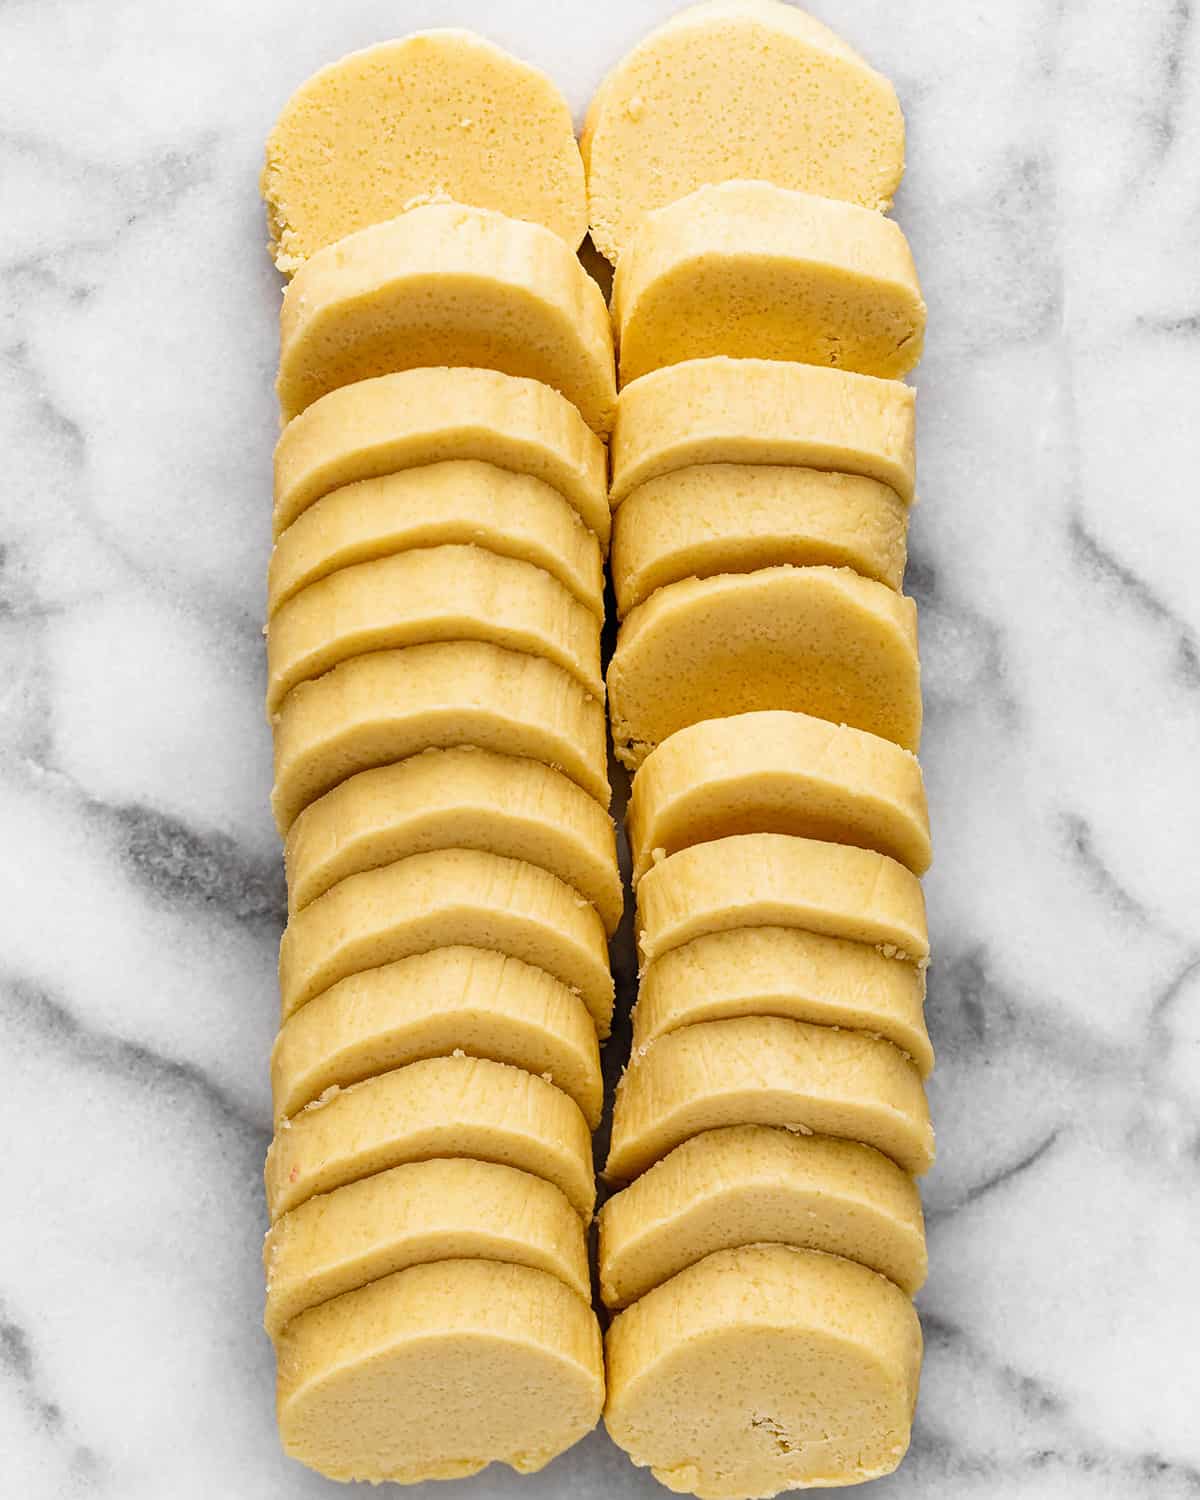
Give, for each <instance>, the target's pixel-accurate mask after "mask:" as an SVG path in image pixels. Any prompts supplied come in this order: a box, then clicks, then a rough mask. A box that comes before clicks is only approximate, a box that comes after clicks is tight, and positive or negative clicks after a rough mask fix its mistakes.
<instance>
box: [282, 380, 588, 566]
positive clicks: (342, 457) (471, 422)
mask: <svg viewBox="0 0 1200 1500" xmlns="http://www.w3.org/2000/svg"><path fill="white" fill-rule="evenodd" d="M449 459H475V460H478V461H479V462H482V463H489V464H495V465H496V466H497V467H498V468H501V469H511V470H512V472H513V473H515V474H531V475H532V476H533V477H534V478H535V479H540V480H542V481H543V483H545V484H548V485H550V486H551V487H552V488H553V489H556V490H557V491H558V492H559V494H560V495H562V496H563V498H564V499H566V500H567V501H569V502H570V504H571V505H572V506H574V508H575V510H576V511H578V513H579V516H580V518H581V519H582V520H583V522H584V524H585V525H586V526H588V527H589V528H590V529H591V530H592V531H593V532H594V533H595V535H596V537H597V538H598V540H599V542H600V545H601V547H603V548H604V549H606V550H607V548H608V536H609V530H610V528H611V524H612V522H611V517H610V515H609V507H608V494H607V487H606V485H607V465H606V459H605V452H604V444H603V443H602V442H601V441H600V439H599V438H598V437H597V436H596V434H595V433H594V432H593V431H592V430H591V428H590V427H589V426H588V425H587V423H586V422H585V421H584V420H583V418H582V417H581V416H580V415H579V413H578V412H577V411H576V410H575V408H574V407H573V406H572V405H571V403H570V402H569V401H568V400H567V399H566V397H565V396H560V395H559V393H558V392H557V391H555V390H551V388H550V387H549V386H548V385H542V384H541V383H540V381H537V380H529V379H526V378H525V377H523V376H518V375H503V374H501V373H500V372H499V371H497V370H469V369H464V368H462V367H459V368H451V369H445V368H440V367H439V368H437V369H421V370H401V371H399V372H398V373H397V374H395V375H378V376H376V377H375V379H373V380H360V381H358V382H357V383H356V384H354V385H344V386H341V387H339V389H338V390H336V391H330V392H329V394H328V395H327V396H322V397H321V399H320V400H319V401H314V402H313V404H312V405H311V406H310V407H308V409H307V410H306V411H302V412H301V413H300V415H299V416H298V417H296V418H294V419H293V420H292V421H291V422H289V423H288V424H287V426H286V427H285V428H284V429H283V433H282V435H281V436H280V439H279V442H278V443H277V444H276V445H275V515H274V526H275V535H276V536H279V535H280V533H281V532H283V531H285V530H286V529H287V528H288V527H289V526H290V525H291V524H292V522H293V521H294V520H295V519H296V517H297V516H299V515H300V514H301V513H302V512H303V511H305V510H307V509H308V507H309V506H310V505H312V504H313V502H314V501H317V500H320V499H321V497H322V496H323V495H328V494H329V492H330V491H331V490H336V489H340V488H341V487H342V486H343V485H347V484H353V483H354V482H355V481H356V480H359V479H371V478H374V477H376V476H378V475H380V474H394V473H396V472H397V471H398V470H400V469H414V468H419V467H422V466H423V465H426V464H436V463H442V462H444V461H446V460H449Z"/></svg>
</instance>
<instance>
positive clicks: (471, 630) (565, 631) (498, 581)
mask: <svg viewBox="0 0 1200 1500" xmlns="http://www.w3.org/2000/svg"><path fill="white" fill-rule="evenodd" d="M431 641H488V642H490V643H491V644H492V645H494V646H504V647H506V648H507V649H508V650H510V651H524V652H526V653H527V654H529V655H530V656H541V657H545V659H546V660H547V661H552V662H554V664H555V665H556V666H559V667H562V668H563V670H564V671H567V672H570V673H571V675H572V676H573V677H575V678H577V679H578V681H579V682H580V683H581V684H582V685H583V687H584V688H586V689H587V691H588V692H589V693H593V694H595V695H596V696H597V697H600V696H602V695H603V692H604V680H603V678H602V677H601V675H600V629H599V626H598V624H597V621H596V617H595V615H594V614H592V612H591V610H589V609H587V608H586V607H585V606H584V605H582V604H580V602H579V600H578V599H576V598H574V596H573V595H572V594H570V593H569V592H568V591H567V590H566V589H565V588H563V586H562V584H561V583H559V581H558V580H557V578H552V577H551V576H550V574H549V573H544V572H543V571H542V569H541V568H536V567H534V566H533V564H532V563H527V562H519V561H518V560H517V559H516V558H512V557H497V556H496V555H495V553H493V552H486V551H484V549H483V548H482V547H473V546H467V547H425V548H420V549H419V550H417V551H414V552H398V553H396V554H395V556H393V557H380V558H377V559H376V560H375V561H374V562H364V563H356V564H355V565H354V567H350V568H342V569H340V570H339V571H338V572H336V573H331V574H330V575H329V577H328V578H323V579H322V580H321V581H320V582H319V583H314V584H311V585H310V586H309V587H308V588H306V589H302V590H301V591H300V593H298V594H297V595H295V597H294V598H292V599H289V600H288V602H287V603H286V604H285V605H284V606H283V607H282V608H281V609H280V610H278V611H277V612H276V614H275V615H274V616H273V617H272V619H271V621H270V624H269V625H268V626H267V712H268V713H269V714H272V715H273V714H275V713H276V712H277V711H278V709H279V705H280V704H281V703H282V702H283V700H284V698H286V697H287V695H288V693H289V692H291V690H292V689H293V688H294V687H295V686H296V685H297V684H298V683H301V682H307V681H310V680H311V679H312V678H314V677H320V676H322V675H323V674H324V673H325V672H328V671H330V670H331V669H332V668H333V667H336V666H337V665H338V664H339V663H340V662H343V661H345V660H347V659H348V658H349V657H353V656H364V655H367V654H368V653H370V652H372V651H389V650H396V649H399V648H402V647H404V646H419V645H426V644H428V643H429V642H431Z"/></svg>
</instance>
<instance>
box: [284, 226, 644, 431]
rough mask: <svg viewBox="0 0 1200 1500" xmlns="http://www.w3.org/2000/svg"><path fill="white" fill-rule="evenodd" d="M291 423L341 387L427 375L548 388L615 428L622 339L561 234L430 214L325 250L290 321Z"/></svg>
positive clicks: (598, 425)
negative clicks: (448, 372)
mask: <svg viewBox="0 0 1200 1500" xmlns="http://www.w3.org/2000/svg"><path fill="white" fill-rule="evenodd" d="M279 328H280V354H279V378H278V380H277V382H276V390H277V391H278V393H279V405H280V409H281V411H282V414H283V420H284V421H285V422H287V421H290V420H291V418H292V417H294V416H296V415H297V414H298V413H299V412H302V411H303V410H304V409H305V407H307V406H311V404H312V403H313V402H314V401H316V400H317V399H318V398H319V397H321V396H324V395H326V394H327V393H328V392H329V391H332V390H335V389H336V388H337V387H338V386H343V385H350V384H352V383H353V382H354V381H356V380H369V379H372V378H373V377H374V376H376V375H390V374H392V373H393V372H395V371H397V370H410V369H415V368H418V367H420V366H422V365H427V366H435V365H469V366H475V367H477V368H479V369H488V370H500V371H502V372H503V373H504V374H506V375H523V376H528V377H530V378H531V379H533V380H540V381H541V382H542V383H543V384H544V385H548V386H552V387H553V388H554V389H555V390H556V391H559V392H561V394H562V395H563V396H565V397H566V398H567V400H568V401H570V402H571V403H572V404H573V405H574V406H577V407H578V408H579V411H580V413H581V414H582V416H583V419H584V421H585V422H586V423H587V424H588V426H589V427H591V428H592V430H593V431H595V432H600V433H606V432H607V431H608V430H609V428H610V427H611V426H612V419H613V409H614V407H615V405H616V399H617V392H616V382H615V378H614V374H613V346H612V328H611V324H610V322H609V316H608V309H607V307H606V306H605V302H604V296H603V293H602V292H601V291H600V288H599V286H598V285H597V284H596V283H595V282H594V281H593V280H592V278H591V277H590V276H589V275H588V274H587V272H586V271H585V270H584V269H583V266H582V265H581V264H580V262H579V259H578V257H577V256H576V255H575V252H574V249H573V247H571V246H569V245H567V244H566V243H565V242H564V241H563V239H562V238H561V237H560V236H559V235H557V234H555V233H554V232H553V231H552V230H549V229H546V228H544V227H543V226H542V225H540V224H530V223H526V222H524V221H522V220H521V219H519V218H509V217H508V216H506V215H505V214H498V213H494V212H492V211H490V210H488V209H482V208H471V207H467V206H466V205H464V204H462V203H433V204H426V205H423V206H420V207H417V208H414V209H412V210H410V211H409V212H408V213H404V214H402V215H401V216H400V217H399V218H395V219H391V220H389V221H388V222H386V223H383V224H375V225H372V226H371V227H370V228H368V229H362V230H359V231H358V232H357V233H356V234H351V235H348V236H347V237H346V238H345V239H342V240H339V241H338V242H337V243H336V244H334V245H330V246H327V247H326V248H325V249H323V250H319V251H318V252H317V253H316V254H315V255H314V256H313V257H312V259H311V260H309V261H308V262H307V263H306V264H305V265H303V266H301V268H300V269H299V270H298V271H297V272H296V275H295V278H294V279H293V281H292V283H291V285H290V286H289V287H288V289H287V291H286V293H285V294H284V298H283V310H282V312H281V313H280V325H279Z"/></svg>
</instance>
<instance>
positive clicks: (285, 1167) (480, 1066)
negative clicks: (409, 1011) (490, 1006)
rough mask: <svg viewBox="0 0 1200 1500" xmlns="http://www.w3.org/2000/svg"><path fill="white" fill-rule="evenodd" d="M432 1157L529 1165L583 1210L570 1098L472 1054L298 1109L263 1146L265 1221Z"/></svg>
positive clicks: (589, 1188) (585, 1174)
mask: <svg viewBox="0 0 1200 1500" xmlns="http://www.w3.org/2000/svg"><path fill="white" fill-rule="evenodd" d="M438 1156H450V1157H455V1156H467V1157H471V1158H473V1159H476V1160H478V1161H491V1162H499V1163H500V1164H501V1165H502V1166H509V1167H517V1168H518V1169H519V1170H520V1171H522V1172H530V1173H532V1174H533V1176H535V1177H541V1178H544V1179H545V1181H546V1182H551V1183H553V1184H554V1186H555V1187H557V1188H558V1189H560V1191H561V1192H562V1193H563V1194H565V1196H566V1198H567V1200H568V1201H569V1202H570V1204H571V1206H572V1208H574V1210H575V1211H576V1213H578V1214H580V1215H581V1216H582V1217H583V1218H584V1219H588V1218H590V1216H591V1212H592V1208H593V1205H594V1203H595V1198H596V1188H595V1180H594V1178H593V1176H592V1138H591V1135H590V1133H589V1131H588V1128H587V1121H586V1120H585V1119H584V1118H583V1116H582V1115H581V1114H580V1113H579V1109H578V1107H577V1106H576V1104H575V1103H574V1101H573V1100H571V1099H568V1098H567V1096H566V1094H564V1093H563V1092H562V1091H561V1090H560V1089H556V1088H555V1087H554V1085H553V1084H550V1083H547V1082H546V1081H545V1079H544V1078H538V1077H537V1076H536V1074H533V1073H526V1072H525V1071H524V1070H523V1069H521V1068H511V1067H508V1066H507V1065H506V1064H505V1063H498V1062H492V1061H490V1060H489V1059H486V1058H481V1057H433V1058H429V1059H428V1060H427V1061H425V1062H415V1063H410V1064H409V1066H408V1067H406V1068H397V1069H396V1071H395V1072H393V1073H382V1074H380V1076H379V1077H378V1078H369V1079H367V1080H366V1081H365V1082H364V1083H356V1084H355V1085H354V1087H353V1088H348V1089H335V1090H334V1091H333V1092H332V1093H331V1094H329V1095H327V1096H326V1097H325V1098H323V1099H320V1100H318V1101H317V1103H315V1104H310V1105H309V1106H308V1108H307V1109H302V1110H301V1111H300V1113H299V1114H298V1115H295V1116H293V1118H292V1119H291V1120H289V1121H287V1122H286V1123H285V1124H284V1125H283V1126H282V1127H281V1128H280V1130H279V1131H278V1132H277V1133H276V1135H275V1139H274V1140H273V1141H272V1142H271V1145H270V1148H269V1150H268V1151H267V1163H266V1168H265V1180H266V1187H267V1209H268V1211H269V1213H270V1215H271V1220H272V1222H274V1221H275V1220H276V1219H278V1218H279V1216H280V1214H286V1213H290V1212H291V1211H292V1210H293V1209H294V1208H298V1207H299V1206H300V1204H302V1203H306V1202H307V1201H308V1200H309V1199H310V1198H312V1197H314V1196H315V1195H316V1194H318V1193H330V1192H332V1191H333V1190H334V1189H335V1188H340V1187H342V1186H344V1185H345V1184H346V1183H348V1182H358V1181H359V1180H360V1179H361V1178H364V1177H371V1176H372V1175H374V1173H376V1172H384V1171H386V1170H387V1169H388V1168H389V1167H397V1166H400V1165H401V1164H402V1163H403V1162H411V1161H430V1160H432V1159H433V1158H434V1157H438Z"/></svg>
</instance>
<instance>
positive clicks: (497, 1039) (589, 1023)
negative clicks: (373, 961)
mask: <svg viewBox="0 0 1200 1500" xmlns="http://www.w3.org/2000/svg"><path fill="white" fill-rule="evenodd" d="M456 1051H459V1052H464V1053H466V1055H467V1056H468V1057H486V1058H489V1059H490V1060H491V1061H492V1062H500V1063H509V1064H510V1065H511V1066H513V1067H516V1068H524V1069H525V1071H526V1072H527V1073H536V1074H538V1076H539V1077H541V1078H544V1079H545V1080H546V1082H547V1083H552V1084H554V1086H555V1087H556V1088H560V1089H561V1090H562V1091H563V1093H564V1094H567V1095H568V1096H569V1097H570V1098H572V1099H574V1101H575V1103H576V1104H577V1105H578V1106H579V1109H580V1111H581V1113H582V1114H583V1117H584V1119H585V1120H586V1121H587V1122H588V1126H589V1128H590V1129H592V1130H595V1128H596V1127H597V1125H599V1123H600V1109H601V1105H602V1103H603V1097H604V1083H603V1079H602V1077H601V1073H600V1048H599V1044H598V1042H597V1039H596V1027H595V1023H594V1022H593V1020H592V1017H591V1014H590V1013H589V1011H588V1008H587V1006H586V1005H584V1003H583V1001H582V1000H581V999H580V998H579V996H578V995H576V994H575V993H574V992H573V991H571V990H569V989H568V988H567V987H566V985H565V984H563V983H562V982H561V981H560V980H557V979H555V978H554V977H553V976H552V975H550V974H547V973H546V971H545V970H544V969H539V968H535V967H534V965H532V964H527V963H523V962H522V961H521V960H520V959H517V958H512V957H511V956H510V955H508V954H506V953H496V952H493V951H491V950H489V949H485V948H464V947H454V948H434V949H433V950H432V951H430V952H428V953H414V954H412V955H411V956H410V957H408V958H402V959H398V960H397V961H396V962H395V963H390V964H384V965H382V966H381V967H380V968H377V969H363V970H361V971H360V972H359V973H357V974H350V975H348V976H347V977H346V978H345V979H341V980H339V981H338V982H337V984H334V985H331V986H330V987H329V989H327V990H325V991H324V992H323V993H322V994H320V995H317V996H316V997H315V998H314V999H312V1000H310V1001H309V1002H308V1004H307V1005H304V1006H302V1007H301V1008H300V1009H299V1010H298V1011H296V1013H295V1014H294V1015H292V1016H290V1017H289V1018H288V1020H286V1021H285V1022H284V1023H283V1025H282V1026H281V1027H280V1029H279V1035H278V1036H277V1037H276V1039H275V1046H274V1048H273V1049H272V1052H271V1092H272V1096H273V1098H274V1101H275V1123H276V1125H278V1124H279V1123H280V1122H281V1121H282V1120H284V1119H286V1118H287V1117H288V1116H289V1115H294V1114H295V1113H296V1111H297V1110H299V1109H303V1108H304V1106H305V1105H306V1104H311V1102H312V1101H313V1100H314V1099H316V1098H318V1097H319V1096H320V1095H321V1094H323V1093H324V1092H325V1091H326V1089H330V1088H335V1087H336V1088H349V1087H350V1085H351V1084H355V1083H361V1082H362V1081H363V1079H364V1078H374V1077H375V1076H376V1075H377V1074H379V1073H390V1072H391V1071H392V1070H393V1069H395V1068H403V1067H405V1066H407V1064H408V1063H413V1062H422V1061H424V1059H425V1058H427V1057H446V1056H449V1055H450V1054H451V1053H453V1052H456Z"/></svg>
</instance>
